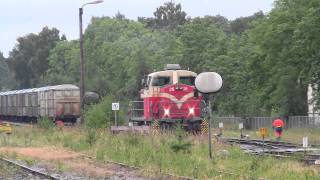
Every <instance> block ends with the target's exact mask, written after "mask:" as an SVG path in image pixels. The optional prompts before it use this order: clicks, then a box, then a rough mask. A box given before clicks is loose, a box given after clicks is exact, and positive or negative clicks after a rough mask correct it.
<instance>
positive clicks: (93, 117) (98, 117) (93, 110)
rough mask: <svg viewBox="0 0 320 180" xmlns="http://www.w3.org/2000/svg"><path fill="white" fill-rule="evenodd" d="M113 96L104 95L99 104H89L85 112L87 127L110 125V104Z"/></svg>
mask: <svg viewBox="0 0 320 180" xmlns="http://www.w3.org/2000/svg"><path fill="white" fill-rule="evenodd" d="M113 99H114V98H113V97H111V96H106V97H104V98H103V100H102V101H101V102H100V103H99V104H95V105H92V106H90V107H89V108H88V109H87V111H86V112H85V115H84V116H85V126H86V127H88V128H95V129H96V128H106V127H110V125H111V122H110V120H111V117H110V116H111V114H112V110H111V104H112V102H113Z"/></svg>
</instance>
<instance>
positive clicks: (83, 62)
mask: <svg viewBox="0 0 320 180" xmlns="http://www.w3.org/2000/svg"><path fill="white" fill-rule="evenodd" d="M102 2H103V0H97V1H92V2H88V3H85V4H83V5H82V6H81V8H79V36H80V37H79V43H80V122H81V124H82V123H83V122H84V117H83V113H84V92H85V84H84V74H85V73H84V71H85V70H84V64H85V61H84V55H83V51H84V50H83V33H82V15H83V7H84V6H85V5H88V4H99V3H102Z"/></svg>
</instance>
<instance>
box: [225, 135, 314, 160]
mask: <svg viewBox="0 0 320 180" xmlns="http://www.w3.org/2000/svg"><path fill="white" fill-rule="evenodd" d="M221 140H222V141H223V142H225V143H229V144H239V145H240V148H241V149H242V150H244V152H246V153H248V154H254V155H265V156H274V157H279V158H290V157H296V158H297V159H299V160H301V161H304V162H305V163H307V164H310V165H311V164H313V165H314V164H317V165H319V164H320V149H319V148H315V147H314V146H310V147H308V148H303V147H302V145H301V144H295V143H290V142H282V141H269V140H265V141H263V140H247V139H237V138H222V139H221ZM316 147H317V146H316Z"/></svg>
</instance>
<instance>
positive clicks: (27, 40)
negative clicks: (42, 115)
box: [8, 27, 60, 88]
mask: <svg viewBox="0 0 320 180" xmlns="http://www.w3.org/2000/svg"><path fill="white" fill-rule="evenodd" d="M17 41H18V43H17V44H16V46H15V48H14V49H13V50H12V51H11V52H10V55H9V58H8V63H9V67H10V69H11V70H12V72H13V73H14V78H15V79H16V81H17V83H18V84H17V86H18V88H30V87H34V86H37V84H38V83H40V81H41V80H43V77H44V75H45V72H46V71H47V70H48V68H49V64H48V60H47V57H48V56H49V52H50V50H51V49H52V48H54V46H55V44H56V42H58V41H60V37H59V30H57V29H56V28H52V29H49V28H48V27H44V28H43V29H42V31H41V32H40V33H39V34H28V35H26V36H24V37H20V38H18V39H17Z"/></svg>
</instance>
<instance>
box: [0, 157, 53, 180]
mask: <svg viewBox="0 0 320 180" xmlns="http://www.w3.org/2000/svg"><path fill="white" fill-rule="evenodd" d="M0 161H3V162H5V163H7V164H10V165H13V166H16V167H19V168H21V169H22V170H24V171H26V172H27V173H30V174H32V175H34V176H37V177H40V178H41V179H51V180H58V179H59V178H57V177H54V176H51V175H49V174H47V173H44V172H41V171H38V170H35V169H32V168H29V167H27V166H25V165H22V164H19V163H17V162H15V161H12V160H9V159H6V158H0Z"/></svg>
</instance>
